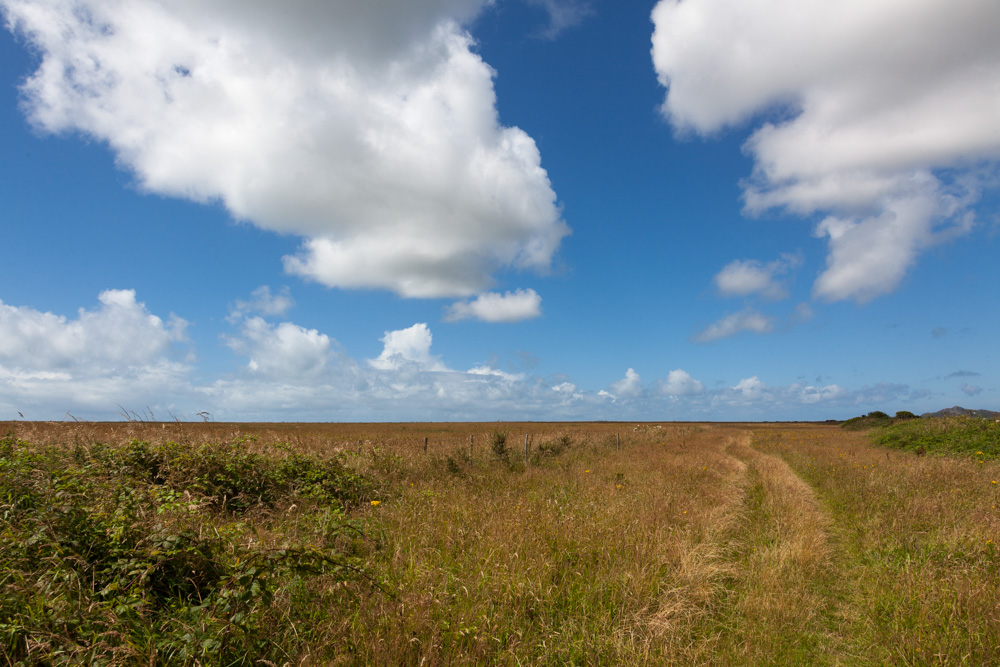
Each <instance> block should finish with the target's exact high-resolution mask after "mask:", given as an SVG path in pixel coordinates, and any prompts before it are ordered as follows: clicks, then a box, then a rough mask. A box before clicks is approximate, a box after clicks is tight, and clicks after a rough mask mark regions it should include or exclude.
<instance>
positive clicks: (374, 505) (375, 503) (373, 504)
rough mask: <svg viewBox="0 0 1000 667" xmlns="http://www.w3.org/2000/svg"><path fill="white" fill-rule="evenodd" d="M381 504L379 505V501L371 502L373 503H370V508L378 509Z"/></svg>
mask: <svg viewBox="0 0 1000 667" xmlns="http://www.w3.org/2000/svg"><path fill="white" fill-rule="evenodd" d="M381 504H382V503H381V502H380V501H378V500H373V501H372V507H378V506H379V505H381Z"/></svg>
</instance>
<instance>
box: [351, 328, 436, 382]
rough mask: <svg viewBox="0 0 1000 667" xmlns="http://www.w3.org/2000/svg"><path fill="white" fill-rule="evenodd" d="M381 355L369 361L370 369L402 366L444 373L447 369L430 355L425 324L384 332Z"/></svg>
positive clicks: (427, 329)
mask: <svg viewBox="0 0 1000 667" xmlns="http://www.w3.org/2000/svg"><path fill="white" fill-rule="evenodd" d="M381 340H382V343H383V344H384V347H383V348H382V353H381V354H380V355H379V356H378V358H377V359H369V360H368V364H369V365H370V366H371V367H372V368H377V369H379V370H384V371H390V370H399V369H400V368H403V367H404V366H416V368H417V369H419V370H425V371H446V370H448V368H447V367H446V366H445V365H444V363H442V361H441V359H440V358H439V357H436V356H433V355H432V354H431V341H432V340H433V336H431V330H430V329H429V328H428V327H427V325H426V324H423V323H419V324H414V325H413V326H412V327H408V328H406V329H399V330H397V331H386V332H385V336H383V337H382V339H381Z"/></svg>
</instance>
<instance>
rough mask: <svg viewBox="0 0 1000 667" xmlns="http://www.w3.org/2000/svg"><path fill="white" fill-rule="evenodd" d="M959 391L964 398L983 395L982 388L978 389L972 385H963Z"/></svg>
mask: <svg viewBox="0 0 1000 667" xmlns="http://www.w3.org/2000/svg"><path fill="white" fill-rule="evenodd" d="M959 389H961V390H962V393H963V394H965V395H966V396H978V395H979V394H981V393H983V388H982V387H978V386H976V385H972V384H963V385H962V386H961V387H959Z"/></svg>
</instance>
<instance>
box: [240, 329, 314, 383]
mask: <svg viewBox="0 0 1000 667" xmlns="http://www.w3.org/2000/svg"><path fill="white" fill-rule="evenodd" d="M225 341H226V344H227V345H228V346H229V347H230V348H232V349H233V351H235V352H236V353H238V354H243V355H246V356H247V357H249V361H248V362H247V368H248V369H249V370H250V371H251V372H253V373H257V374H260V375H261V376H263V377H268V378H273V379H303V378H309V377H317V376H319V375H321V374H322V373H323V372H324V370H325V369H326V367H327V364H328V363H329V362H330V361H331V358H332V354H333V348H332V343H333V341H332V340H331V339H330V337H329V336H327V335H326V334H321V333H320V332H319V331H317V330H316V329H306V328H304V327H301V326H299V325H297V324H293V323H291V322H281V323H280V324H270V323H268V322H266V321H265V320H264V319H263V318H260V317H248V318H246V319H245V320H244V321H243V323H242V331H241V332H240V336H238V337H226V338H225Z"/></svg>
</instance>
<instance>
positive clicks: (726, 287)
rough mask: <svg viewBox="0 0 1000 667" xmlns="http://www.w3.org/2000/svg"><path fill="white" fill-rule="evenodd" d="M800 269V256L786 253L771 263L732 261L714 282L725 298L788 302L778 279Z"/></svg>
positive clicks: (743, 260)
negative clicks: (784, 300) (754, 296)
mask: <svg viewBox="0 0 1000 667" xmlns="http://www.w3.org/2000/svg"><path fill="white" fill-rule="evenodd" d="M801 265H802V254H801V253H785V254H782V256H781V258H779V259H776V260H774V261H773V262H767V263H764V262H761V261H759V260H756V259H735V260H733V261H732V262H730V263H729V264H726V265H725V266H724V267H722V270H721V271H719V272H718V273H717V274H716V275H715V278H713V281H714V282H715V286H716V289H718V291H719V294H720V295H722V296H724V297H733V296H750V295H751V294H758V295H760V296H761V297H763V298H765V299H768V300H770V301H779V300H781V299H785V298H788V286H787V285H786V284H785V283H784V282H783V281H781V280H779V278H780V277H781V276H783V275H785V274H787V273H788V272H790V271H792V270H794V269H796V268H798V267H799V266H801Z"/></svg>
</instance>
